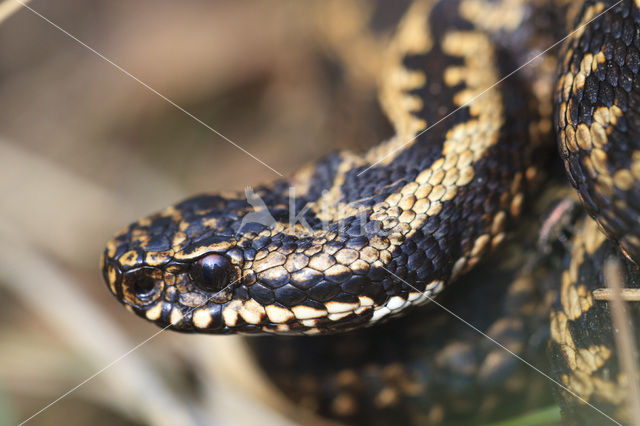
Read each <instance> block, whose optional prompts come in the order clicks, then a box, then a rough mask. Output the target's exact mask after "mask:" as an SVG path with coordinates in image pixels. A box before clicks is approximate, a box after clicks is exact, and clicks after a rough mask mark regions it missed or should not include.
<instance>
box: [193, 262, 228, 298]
mask: <svg viewBox="0 0 640 426" xmlns="http://www.w3.org/2000/svg"><path fill="white" fill-rule="evenodd" d="M231 273H232V267H231V262H230V261H229V258H227V257H226V256H223V255H220V254H210V255H207V256H205V257H203V258H201V259H199V260H198V261H197V262H195V263H194V264H193V266H192V267H191V274H190V275H191V278H192V279H193V282H194V284H195V285H196V286H198V287H199V288H201V289H202V290H204V291H208V292H215V291H220V290H222V289H223V288H224V287H225V286H227V285H228V283H227V281H228V280H229V277H230V276H231Z"/></svg>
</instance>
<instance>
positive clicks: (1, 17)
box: [0, 0, 31, 24]
mask: <svg viewBox="0 0 640 426" xmlns="http://www.w3.org/2000/svg"><path fill="white" fill-rule="evenodd" d="M30 1H31V0H22V3H24V4H26V3H29V2H30ZM21 7H22V5H21V4H20V3H18V2H17V1H15V0H4V1H3V2H2V3H0V24H2V22H3V21H5V20H6V19H8V18H9V17H11V15H13V14H14V13H16V12H17V11H18V10H19V9H20V8H21Z"/></svg>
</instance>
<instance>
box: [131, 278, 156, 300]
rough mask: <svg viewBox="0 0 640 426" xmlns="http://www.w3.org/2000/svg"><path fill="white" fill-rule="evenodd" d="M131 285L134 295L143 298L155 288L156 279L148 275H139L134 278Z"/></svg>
mask: <svg viewBox="0 0 640 426" xmlns="http://www.w3.org/2000/svg"><path fill="white" fill-rule="evenodd" d="M132 287H133V291H134V292H135V294H136V296H138V297H141V298H144V297H147V296H149V295H150V294H151V293H152V292H153V290H154V289H155V288H156V280H154V279H153V278H151V277H150V276H148V275H141V276H138V277H136V278H135V281H134V282H133V285H132Z"/></svg>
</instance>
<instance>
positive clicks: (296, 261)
mask: <svg viewBox="0 0 640 426" xmlns="http://www.w3.org/2000/svg"><path fill="white" fill-rule="evenodd" d="M480 3H482V2H480ZM480 3H479V2H477V1H469V0H467V1H457V0H456V1H446V2H429V1H421V2H416V3H415V4H413V5H412V6H411V7H410V8H409V9H408V11H407V13H406V15H405V16H404V18H403V19H402V20H401V22H400V23H399V24H398V28H397V31H396V36H395V37H394V39H393V40H392V42H391V44H390V47H389V54H388V57H387V59H386V66H385V69H384V71H383V73H384V74H385V78H383V79H382V81H383V85H382V87H381V89H380V98H381V102H382V105H383V107H384V109H385V111H386V112H387V115H388V116H389V119H390V121H391V123H392V124H393V126H394V128H395V132H396V135H395V136H394V137H392V138H391V139H389V140H386V141H384V142H382V143H380V144H378V145H376V146H374V147H373V148H371V149H370V150H369V151H367V152H365V153H363V154H360V155H357V154H354V153H352V152H347V151H343V152H340V153H337V154H335V155H333V156H330V157H328V158H326V159H324V160H321V161H319V162H317V163H316V164H313V165H311V166H309V167H306V168H304V169H303V170H301V171H300V172H298V173H297V174H296V175H295V176H293V178H292V179H290V180H288V181H280V182H276V183H274V184H272V185H270V186H265V187H260V188H257V189H256V190H255V191H253V192H251V193H247V194H242V193H236V194H227V195H225V196H221V195H205V196H199V197H195V198H191V199H188V200H186V201H184V202H182V203H179V204H176V205H175V206H172V207H170V208H168V209H167V210H165V211H163V212H161V213H159V214H156V215H153V216H150V217H149V218H146V219H143V220H141V221H139V222H137V223H134V224H132V225H131V226H129V227H127V228H126V229H125V230H123V231H122V232H121V233H120V234H119V235H118V236H117V237H116V238H115V239H114V240H113V241H111V242H110V243H109V244H108V245H107V248H106V250H105V253H104V262H103V264H104V274H105V278H106V280H107V282H108V284H109V287H110V289H111V290H112V292H113V293H114V294H115V295H116V296H117V297H118V298H119V299H120V300H121V301H122V302H123V303H125V305H127V306H128V307H130V308H131V309H132V310H133V311H135V312H136V313H138V314H140V315H142V316H144V317H146V318H147V319H149V320H151V321H154V322H156V323H157V324H158V325H160V326H167V325H170V327H171V328H173V329H176V330H181V331H197V332H205V333H228V332H246V333H255V332H277V333H307V334H317V333H326V332H334V331H344V330H348V329H352V328H356V327H359V326H362V325H369V324H371V323H373V322H375V321H377V320H379V319H381V318H384V317H386V316H389V315H393V314H397V313H399V312H401V311H402V310H403V309H404V308H405V307H407V306H410V305H416V304H421V303H424V302H425V301H428V298H429V297H431V296H434V295H436V294H437V293H439V292H440V291H441V290H442V289H443V288H444V287H445V286H446V285H447V284H448V283H449V282H450V281H451V279H452V278H454V277H455V276H457V275H459V274H461V273H462V272H464V271H466V270H468V269H470V268H471V267H472V266H473V265H475V264H476V263H477V262H478V261H479V260H480V259H481V258H482V257H483V256H484V255H485V254H486V253H488V252H490V251H491V250H492V249H493V248H494V247H496V246H497V245H498V244H499V243H500V242H501V241H502V240H503V238H504V236H505V230H506V228H507V225H508V224H509V223H510V222H511V220H512V218H514V217H515V216H517V215H518V214H519V212H520V210H521V207H522V203H523V195H524V187H525V184H526V182H527V181H528V180H531V179H532V178H534V177H535V175H536V173H535V169H534V168H533V166H532V158H531V157H532V156H531V151H532V149H533V147H534V146H535V145H536V142H537V141H536V140H535V137H534V136H532V134H534V133H535V132H533V131H532V130H531V128H533V127H535V126H533V124H532V123H533V122H532V121H531V117H537V116H538V111H537V110H536V109H540V108H539V106H538V104H537V103H536V98H535V96H534V93H532V91H531V90H529V89H528V88H527V87H526V85H525V84H524V81H523V80H522V79H521V78H520V76H518V75H515V76H512V77H511V78H509V79H507V80H505V81H504V82H502V83H501V84H500V85H499V86H497V87H495V88H494V89H493V90H490V91H486V92H484V93H483V91H484V90H485V89H486V88H487V87H489V86H491V85H492V84H494V83H495V82H497V81H498V80H499V79H500V78H501V77H502V76H504V75H505V74H506V72H508V71H510V70H512V69H514V68H515V66H516V63H517V59H518V58H517V57H519V56H521V55H522V51H523V50H522V48H523V44H522V43H519V42H517V41H513V40H516V39H514V38H513V37H508V36H509V35H510V34H511V33H512V32H517V33H520V32H523V31H524V32H526V33H527V34H528V35H531V34H534V31H533V30H532V29H530V28H527V27H526V25H525V26H524V27H520V26H519V25H521V24H522V25H524V23H525V18H526V17H527V16H528V14H529V13H531V12H532V11H531V10H530V9H529V8H527V7H525V6H524V5H521V6H519V7H517V8H515V7H516V6H517V5H516V4H514V5H513V6H514V8H515V9H514V11H515V12H514V13H513V16H511V18H510V19H506V18H503V19H498V20H494V22H493V23H492V26H491V27H490V28H482V27H480V26H478V25H477V24H476V23H475V22H473V19H476V18H477V17H476V16H475V14H474V13H473V11H474V10H475V9H477V8H478V7H479V6H482V4H480ZM516 12H517V13H516ZM498 40H509V44H508V45H507V44H504V43H501V44H497V43H498ZM523 40H524V39H523ZM527 43H530V40H529V39H527ZM509 49H512V50H509ZM510 52H514V53H513V54H511V53H510ZM515 52H517V54H516V53H515ZM514 93H517V94H518V95H517V96H514ZM431 98H434V99H435V100H437V102H433V101H432V100H431ZM470 101H472V102H470ZM469 102H470V103H469ZM467 104H468V105H467ZM532 106H533V108H532ZM456 108H458V110H457V111H456V112H455V113H454V114H452V115H451V116H449V117H448V118H447V119H446V120H444V121H443V122H441V123H438V124H437V125H436V123H437V122H438V120H440V119H441V118H443V117H444V116H445V115H446V114H447V113H448V112H450V111H453V110H455V109H456ZM532 109H534V110H533V111H532ZM429 125H434V126H433V127H432V128H429V130H428V131H427V132H424V133H422V131H424V130H426V129H427V126H429ZM538 133H539V132H538ZM372 142H376V141H372ZM292 192H294V193H295V197H296V198H295V200H293V201H291V203H290V200H291V198H290V194H291V193H292ZM245 195H248V196H245ZM257 197H259V199H258V198H257ZM260 200H261V201H260ZM260 202H263V203H264V207H266V209H267V210H268V212H269V213H270V214H271V215H272V216H273V220H272V219H271V217H269V218H268V219H269V220H268V221H267V222H268V223H267V226H265V225H264V224H263V225H259V224H256V223H252V224H246V222H247V221H245V225H246V226H244V227H243V219H245V218H246V219H247V220H249V219H251V220H255V218H256V217H257V216H256V215H257V214H258V213H257V212H258V211H262V212H265V210H260V207H259V208H258V211H256V210H255V209H254V206H252V204H251V203H253V204H254V205H258V206H260V204H259V203H260ZM292 212H293V213H292ZM291 217H296V219H295V220H293V222H292V223H291V224H290V223H289V220H290V218H291ZM299 219H301V220H299ZM306 225H308V226H306ZM210 255H214V256H223V258H224V259H225V260H224V261H222V260H220V259H222V258H220V257H217V258H216V259H218V260H220V261H221V262H222V263H221V265H222V266H221V267H220V268H219V269H218V271H219V272H220V274H221V275H224V277H223V279H222V280H218V279H214V280H213V281H215V282H203V280H202V279H200V278H198V277H202V276H203V274H202V273H201V269H202V263H201V262H199V260H200V259H203V258H206V257H207V256H210ZM205 275H206V274H205Z"/></svg>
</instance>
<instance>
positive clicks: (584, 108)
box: [556, 1, 640, 263]
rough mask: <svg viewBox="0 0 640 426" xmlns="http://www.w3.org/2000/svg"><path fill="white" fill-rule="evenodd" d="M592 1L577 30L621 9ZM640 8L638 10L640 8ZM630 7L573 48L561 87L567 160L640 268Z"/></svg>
mask: <svg viewBox="0 0 640 426" xmlns="http://www.w3.org/2000/svg"><path fill="white" fill-rule="evenodd" d="M614 3H615V2H613V1H605V2H595V1H587V2H585V4H584V6H583V10H582V12H581V13H580V14H579V15H578V17H577V18H576V24H577V25H580V24H581V23H584V22H587V21H589V20H591V19H593V17H595V16H596V14H598V13H600V12H602V11H604V10H605V9H606V8H608V7H610V6H611V5H613V4H614ZM636 3H637V2H636ZM636 3H634V2H631V1H625V2H623V3H621V4H620V5H619V6H617V7H615V8H614V9H612V10H611V12H609V13H606V14H605V15H604V16H603V17H602V18H601V19H597V20H595V21H594V22H592V23H591V24H590V25H587V26H586V27H584V30H582V31H579V32H577V33H576V34H575V35H574V36H572V37H571V38H570V40H569V41H568V43H567V44H566V46H565V53H564V54H563V55H564V57H563V59H562V64H561V69H562V75H561V78H560V79H559V80H558V89H557V105H558V107H557V115H556V120H557V123H558V127H559V132H558V139H559V147H560V153H561V155H562V158H563V160H564V163H565V168H566V170H567V174H568V176H569V179H570V181H571V184H572V185H573V186H574V187H575V188H576V189H577V190H578V193H579V195H580V199H581V201H582V204H583V205H584V207H585V209H586V210H587V212H588V213H589V214H590V215H591V216H592V217H593V218H594V219H595V220H596V221H597V222H598V224H599V225H600V227H601V228H602V229H603V230H604V231H605V233H606V234H607V236H608V237H609V238H611V239H613V240H614V241H617V242H618V244H619V246H620V249H621V250H622V251H623V252H624V253H625V255H626V256H627V257H628V258H629V259H632V260H633V261H635V262H636V263H638V262H640V80H639V77H638V75H639V74H638V71H639V70H640V37H639V36H638V33H637V29H638V25H639V24H640V11H639V10H638V6H637V4H636Z"/></svg>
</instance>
